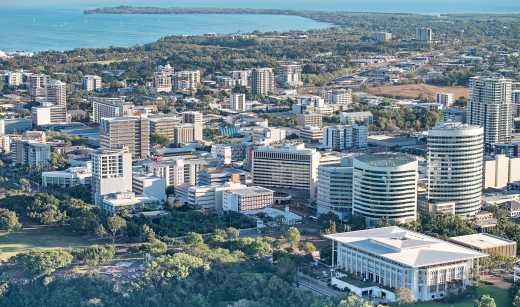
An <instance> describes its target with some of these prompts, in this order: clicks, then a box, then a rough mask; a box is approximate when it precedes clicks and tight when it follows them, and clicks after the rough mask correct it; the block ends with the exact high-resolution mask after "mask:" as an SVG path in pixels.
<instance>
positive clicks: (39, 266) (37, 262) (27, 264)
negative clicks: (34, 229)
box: [10, 249, 73, 278]
mask: <svg viewBox="0 0 520 307" xmlns="http://www.w3.org/2000/svg"><path fill="white" fill-rule="evenodd" d="M72 259H73V257H72V255H71V253H69V252H68V251H65V250H61V249H58V250H46V251H30V252H28V253H23V254H18V255H16V256H14V257H12V258H11V259H10V261H11V262H12V263H14V264H15V265H16V266H18V267H19V268H20V269H22V270H23V271H25V272H26V273H28V274H29V275H31V276H32V277H34V278H37V277H40V276H43V275H49V274H51V273H52V272H54V271H56V269H59V268H62V267H65V266H67V265H69V264H70V263H72Z"/></svg>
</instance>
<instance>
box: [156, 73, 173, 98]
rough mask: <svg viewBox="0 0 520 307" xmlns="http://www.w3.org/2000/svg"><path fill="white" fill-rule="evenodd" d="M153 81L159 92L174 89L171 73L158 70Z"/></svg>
mask: <svg viewBox="0 0 520 307" xmlns="http://www.w3.org/2000/svg"><path fill="white" fill-rule="evenodd" d="M153 83H154V87H155V91H156V92H157V93H169V92H171V91H172V77H171V76H170V75H167V74H162V73H158V72H156V73H155V75H154V79H153Z"/></svg>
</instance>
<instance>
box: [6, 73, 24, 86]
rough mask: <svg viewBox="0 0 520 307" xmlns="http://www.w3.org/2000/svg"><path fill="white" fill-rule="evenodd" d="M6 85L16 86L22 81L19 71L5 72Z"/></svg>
mask: <svg viewBox="0 0 520 307" xmlns="http://www.w3.org/2000/svg"><path fill="white" fill-rule="evenodd" d="M5 78H6V82H7V86H9V87H18V86H20V85H22V83H23V76H22V72H21V71H8V72H6V73H5Z"/></svg>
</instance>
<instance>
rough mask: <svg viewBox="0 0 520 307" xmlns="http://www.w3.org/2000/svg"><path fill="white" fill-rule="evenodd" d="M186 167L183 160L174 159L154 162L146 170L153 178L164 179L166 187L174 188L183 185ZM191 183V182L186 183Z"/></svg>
mask: <svg viewBox="0 0 520 307" xmlns="http://www.w3.org/2000/svg"><path fill="white" fill-rule="evenodd" d="M186 166H189V165H188V164H185V160H184V159H175V160H167V161H160V162H154V163H152V164H150V165H149V166H148V170H149V171H151V172H152V173H153V174H154V175H155V176H157V177H161V178H164V179H165V182H166V186H168V187H176V186H179V185H181V184H184V183H185V179H186V176H185V172H186ZM186 183H191V182H186Z"/></svg>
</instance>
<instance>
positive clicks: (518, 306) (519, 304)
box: [513, 293, 520, 307]
mask: <svg viewBox="0 0 520 307" xmlns="http://www.w3.org/2000/svg"><path fill="white" fill-rule="evenodd" d="M513 306H515V307H520V294H519V293H517V294H516V295H515V297H514V298H513Z"/></svg>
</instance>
